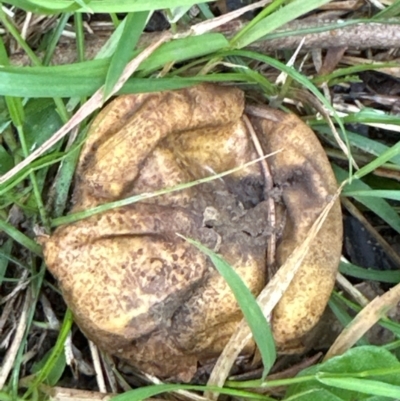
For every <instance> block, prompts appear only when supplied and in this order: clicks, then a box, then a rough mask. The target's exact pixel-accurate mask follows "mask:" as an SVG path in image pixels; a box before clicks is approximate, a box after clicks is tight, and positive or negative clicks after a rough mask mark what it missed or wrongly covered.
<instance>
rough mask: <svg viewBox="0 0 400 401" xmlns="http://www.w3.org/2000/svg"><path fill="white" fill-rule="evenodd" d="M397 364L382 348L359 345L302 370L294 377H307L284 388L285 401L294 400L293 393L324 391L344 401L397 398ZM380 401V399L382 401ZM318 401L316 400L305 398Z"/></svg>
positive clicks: (399, 368) (399, 379) (398, 368)
mask: <svg viewBox="0 0 400 401" xmlns="http://www.w3.org/2000/svg"><path fill="white" fill-rule="evenodd" d="M399 373H400V363H399V361H398V360H397V358H396V357H395V356H394V355H392V354H391V353H390V352H389V351H387V350H386V349H384V348H382V347H376V346H370V345H368V346H361V347H357V348H352V349H350V350H348V351H347V352H346V353H345V354H343V355H340V356H337V357H334V358H331V359H329V360H328V361H326V362H324V363H321V364H318V365H315V366H312V367H310V368H307V369H305V370H303V371H302V372H301V373H300V374H299V375H298V376H297V377H298V378H304V379H306V378H308V380H303V381H301V382H298V383H296V384H293V385H292V386H290V387H289V388H288V391H287V393H286V397H285V400H288V399H291V400H292V399H293V400H294V399H296V394H298V393H302V392H306V391H310V390H314V389H321V388H322V389H325V390H327V391H329V392H330V393H331V394H333V395H335V396H336V397H339V399H341V400H344V401H354V400H367V399H370V396H374V395H375V396H376V395H380V396H383V395H384V394H385V393H384V391H385V390H387V391H388V393H386V395H387V396H388V397H392V396H391V394H396V396H393V397H394V398H399V393H398V390H399V389H400V387H399V386H400V375H399ZM383 399H384V398H382V401H383ZM309 400H310V401H314V400H315V401H319V398H318V399H317V398H309Z"/></svg>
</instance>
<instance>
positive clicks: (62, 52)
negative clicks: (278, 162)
mask: <svg viewBox="0 0 400 401" xmlns="http://www.w3.org/2000/svg"><path fill="white" fill-rule="evenodd" d="M335 22H337V21H334V20H327V21H321V20H315V19H313V20H305V21H295V22H292V23H290V24H287V25H285V26H284V27H282V28H281V29H279V30H278V31H276V32H274V34H273V35H270V37H271V38H270V39H262V40H259V41H257V42H255V43H253V44H251V45H250V46H249V47H248V48H249V49H253V50H257V51H259V52H263V53H271V52H274V51H276V50H281V49H295V48H297V47H298V45H299V43H300V42H301V40H302V39H303V38H304V45H303V49H312V48H330V47H338V46H347V47H348V48H357V49H367V48H368V49H369V48H382V49H388V48H391V47H398V46H399V43H400V29H399V28H398V25H397V24H390V23H387V22H386V23H379V22H373V23H367V22H365V23H364V22H361V23H356V24H353V25H347V26H343V27H341V28H336V29H330V28H329V27H330V26H332V25H333V24H334V23H335ZM244 26H245V23H244V22H243V21H241V20H235V21H231V22H229V23H227V24H225V25H223V26H222V27H219V28H217V29H215V30H214V32H220V33H222V34H224V35H226V36H227V37H228V38H231V37H233V36H234V35H235V34H236V33H238V32H239V30H240V29H242V28H243V27H244ZM313 29H316V30H319V31H318V32H315V33H307V34H306V33H305V32H306V31H310V30H313ZM302 32H303V33H302ZM161 34H162V33H160V32H152V33H144V34H143V35H142V37H141V39H140V41H139V47H141V48H144V47H147V46H148V45H149V44H150V43H152V42H154V41H157V40H158V39H159V38H160V36H161ZM110 35H111V29H110V32H105V33H103V34H100V35H90V36H88V37H87V38H86V46H85V48H86V53H85V57H86V59H88V60H90V59H92V58H93V57H94V56H95V55H96V54H97V52H98V51H99V50H100V49H101V47H102V46H103V45H104V44H105V42H106V41H107V40H108V38H109V36H110ZM76 55H77V51H76V44H75V42H73V41H71V42H70V43H68V44H66V43H64V44H61V45H59V46H58V47H57V48H56V50H55V53H54V56H53V59H52V63H53V64H56V65H58V64H70V63H74V62H76ZM10 61H11V63H12V64H15V65H29V64H30V62H29V58H28V57H27V56H26V55H25V54H22V53H16V54H13V55H12V56H11V57H10Z"/></svg>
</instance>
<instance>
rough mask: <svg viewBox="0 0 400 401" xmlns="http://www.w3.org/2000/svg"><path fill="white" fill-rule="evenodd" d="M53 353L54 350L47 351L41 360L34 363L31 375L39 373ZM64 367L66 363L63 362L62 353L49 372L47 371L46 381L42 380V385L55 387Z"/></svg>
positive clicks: (63, 355) (63, 354)
mask: <svg viewBox="0 0 400 401" xmlns="http://www.w3.org/2000/svg"><path fill="white" fill-rule="evenodd" d="M53 352H54V348H52V349H50V350H49V351H47V352H46V354H45V355H44V356H43V358H42V359H41V360H40V361H39V362H36V363H35V364H34V365H33V366H32V372H33V373H38V372H40V370H42V369H43V368H44V367H45V365H46V363H47V361H48V360H49V358H50V356H51V355H52V353H53ZM66 366H67V363H66V360H65V353H64V352H62V353H60V354H59V355H58V358H57V359H56V360H55V362H54V364H53V365H52V367H51V370H50V371H49V373H48V375H47V377H46V379H45V380H44V383H46V384H48V385H49V386H55V385H56V384H57V383H58V381H59V380H60V379H61V376H62V374H63V373H64V370H65V367H66Z"/></svg>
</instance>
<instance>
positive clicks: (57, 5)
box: [3, 0, 209, 14]
mask: <svg viewBox="0 0 400 401" xmlns="http://www.w3.org/2000/svg"><path fill="white" fill-rule="evenodd" d="M207 1H209V0H151V1H150V0H135V1H132V0H119V1H115V0H92V1H85V4H86V6H84V7H81V6H80V5H79V3H78V2H76V1H74V0H57V1H54V0H31V1H29V0H7V1H4V2H3V3H5V4H11V5H13V6H16V7H18V8H21V9H23V10H25V11H31V12H33V13H38V14H57V13H60V12H67V11H76V12H88V9H89V10H91V12H93V13H130V12H137V11H150V10H158V9H163V8H171V7H178V6H189V5H191V6H192V5H194V4H196V3H205V2H207Z"/></svg>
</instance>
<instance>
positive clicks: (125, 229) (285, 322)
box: [39, 84, 342, 380]
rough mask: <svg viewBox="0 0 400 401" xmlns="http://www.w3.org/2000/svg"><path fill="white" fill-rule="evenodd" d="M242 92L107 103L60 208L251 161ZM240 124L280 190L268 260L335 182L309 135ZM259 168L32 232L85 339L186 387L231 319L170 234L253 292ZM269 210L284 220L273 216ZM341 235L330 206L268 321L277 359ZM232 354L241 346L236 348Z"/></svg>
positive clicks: (327, 282) (204, 273)
mask: <svg viewBox="0 0 400 401" xmlns="http://www.w3.org/2000/svg"><path fill="white" fill-rule="evenodd" d="M244 107H245V104H244V94H243V92H242V91H240V90H239V89H237V88H233V87H222V86H217V85H211V84H203V85H198V86H195V87H192V88H188V89H183V90H177V91H169V92H162V93H149V94H139V95H127V96H121V97H118V98H116V99H115V100H114V101H112V102H111V103H110V104H109V105H108V106H107V107H105V108H104V109H103V110H102V111H101V112H100V114H99V115H98V117H97V118H96V119H95V121H94V122H93V124H92V126H91V129H90V131H89V134H88V137H87V140H86V143H85V145H84V147H83V149H82V153H81V156H80V161H79V166H78V169H77V178H76V188H75V194H74V202H75V204H74V207H73V209H72V211H71V212H72V213H74V212H78V211H82V210H85V209H87V208H89V207H94V206H98V205H101V204H103V203H107V202H110V201H114V200H118V199H123V198H126V197H128V196H132V195H135V194H140V193H144V192H151V191H154V190H158V189H163V188H166V187H172V186H174V185H177V184H180V183H184V182H189V181H193V180H195V179H199V178H202V177H206V176H209V175H210V174H212V173H213V172H217V173H218V172H222V171H225V170H227V169H230V168H233V167H235V166H238V165H240V164H243V163H245V162H248V161H250V160H253V159H255V158H257V157H258V155H257V153H256V152H255V150H254V146H253V144H252V141H251V139H250V136H249V134H248V132H247V129H246V126H245V124H244V122H243V118H242V116H243V113H244ZM263 110H264V111H265V112H267V113H268V114H269V115H270V118H268V119H264V118H259V117H254V116H250V118H251V121H252V124H253V125H254V127H255V130H256V132H257V134H258V137H259V140H260V142H261V144H262V147H263V150H264V152H265V153H267V152H273V151H276V150H278V149H282V151H281V152H280V153H278V154H277V155H275V156H273V157H272V158H270V159H268V163H269V164H270V167H271V169H272V174H273V179H274V182H275V185H277V186H278V187H279V188H280V189H281V192H282V200H281V201H282V203H283V205H284V208H283V207H280V208H278V210H283V209H286V212H284V213H280V215H279V216H278V218H279V219H281V220H280V221H285V225H284V229H283V232H282V233H280V232H278V233H277V234H278V237H279V238H280V240H279V245H278V261H279V264H282V263H283V262H284V261H285V259H286V257H287V256H288V255H289V254H290V252H292V251H293V249H294V248H295V247H296V246H297V245H298V244H299V243H301V242H302V241H303V240H304V238H305V236H306V234H307V232H308V230H309V228H310V227H311V225H312V223H313V222H314V220H315V218H316V217H317V216H318V214H319V213H320V212H321V210H322V209H323V207H324V205H325V204H326V202H327V201H328V200H329V196H330V195H332V194H334V192H335V190H336V182H335V179H334V176H333V173H332V171H331V169H330V165H329V163H328V160H327V158H326V156H325V153H324V151H323V149H322V147H321V145H320V144H319V142H318V140H317V138H316V137H315V135H314V133H313V132H312V131H311V130H310V129H309V128H308V127H307V126H306V125H305V124H304V123H302V122H301V121H300V120H299V119H298V118H297V117H295V116H294V115H287V114H284V113H281V112H278V111H276V110H272V109H269V108H267V107H264V106H263ZM263 185H264V178H263V175H262V171H261V167H260V165H259V164H253V165H251V166H250V167H247V168H245V169H242V170H240V171H238V172H236V173H234V174H231V175H229V176H227V177H224V178H223V179H218V180H215V181H212V182H210V183H206V184H201V185H198V186H195V187H191V188H188V189H185V190H181V191H177V192H173V193H170V194H165V195H162V196H158V197H153V198H148V199H146V200H144V201H141V202H138V203H134V204H131V205H129V206H125V207H121V208H117V209H113V210H110V211H107V212H104V213H101V214H97V215H95V216H92V217H90V218H87V219H84V220H81V221H79V222H77V223H73V224H69V225H65V226H62V227H60V228H58V229H57V230H56V231H55V232H54V234H53V235H52V236H51V237H49V238H45V237H41V238H39V242H41V243H42V244H43V250H44V255H45V259H46V263H47V265H48V268H49V270H50V271H51V272H52V273H53V275H54V276H55V277H56V278H57V279H58V281H59V284H60V287H61V289H62V292H63V295H64V298H65V301H66V302H67V304H68V306H69V307H70V308H71V309H72V311H73V313H74V317H75V320H76V322H77V324H78V325H79V326H80V328H81V329H82V330H83V331H84V332H85V334H86V335H87V336H88V337H89V338H90V339H91V340H92V341H94V342H95V343H97V344H98V345H99V346H100V347H101V348H102V349H104V350H105V351H107V352H109V353H111V354H113V355H116V356H118V357H120V358H122V359H124V360H126V361H128V362H129V363H131V364H132V365H133V366H135V367H137V368H140V369H142V370H144V371H146V372H148V373H151V374H155V375H157V376H160V377H162V378H170V379H171V378H174V379H179V380H190V379H191V377H192V376H193V375H194V373H195V372H196V369H197V362H198V361H205V360H207V359H209V358H213V357H215V356H217V355H218V354H219V353H220V352H221V351H222V349H223V347H224V346H225V344H226V342H227V341H228V339H229V337H230V336H231V334H232V333H233V332H234V330H235V328H236V327H237V324H238V322H239V321H240V320H241V318H242V315H241V313H240V311H239V308H238V306H237V303H236V301H235V299H234V297H233V295H232V293H231V291H230V289H229V287H228V286H227V284H226V283H225V281H224V280H223V279H222V278H221V276H220V275H219V274H218V273H217V271H216V270H215V269H214V267H213V266H212V264H211V262H210V261H209V260H208V259H207V258H206V257H205V256H204V255H203V254H202V253H201V252H200V251H198V250H197V249H196V248H194V247H193V246H191V245H189V244H188V243H187V242H185V241H184V240H183V239H181V238H179V237H178V236H177V235H176V233H180V234H182V235H184V236H187V237H190V238H194V239H195V240H197V241H200V242H201V243H203V244H205V245H206V246H208V247H210V248H211V249H215V250H216V251H217V252H219V253H220V254H221V255H222V256H223V257H224V258H225V259H226V260H227V261H228V262H229V263H230V264H231V265H232V266H233V268H234V269H235V270H236V271H237V273H238V274H239V275H240V276H241V277H242V279H243V280H244V282H245V283H246V284H247V285H248V287H249V288H250V290H251V291H252V293H253V294H254V295H258V294H259V292H260V291H261V290H262V288H263V287H264V286H265V284H266V277H267V272H266V248H267V242H268V235H269V233H270V228H269V227H267V216H268V210H267V205H266V203H267V202H266V201H265V199H264V195H263ZM283 214H285V215H286V217H285V220H282V219H283ZM341 240H342V226H341V212H340V207H339V204H336V205H335V207H334V208H333V210H332V211H331V213H330V215H329V217H328V219H327V220H326V222H325V223H324V226H323V227H322V229H321V231H320V233H319V235H318V238H317V239H316V240H315V241H314V243H313V246H312V249H311V250H310V252H309V254H308V255H307V257H306V259H305V261H304V263H303V264H302V266H301V268H300V271H299V273H298V274H297V276H296V277H295V279H294V281H293V283H292V284H291V286H290V288H289V290H288V292H287V293H286V294H285V295H284V297H283V298H282V300H281V301H280V303H279V304H278V306H277V307H276V309H275V311H274V315H273V321H272V325H273V331H274V336H275V340H276V342H277V345H278V347H279V349H280V350H281V351H283V352H291V351H292V350H294V349H296V348H298V347H299V345H300V344H301V339H302V337H303V336H304V335H305V334H306V333H307V332H308V331H309V330H310V329H311V328H312V327H313V326H314V325H315V324H316V323H317V321H318V320H319V317H320V316H321V314H322V312H323V310H324V308H325V306H326V303H327V300H328V298H329V295H330V293H331V291H332V287H333V285H334V279H335V275H336V271H337V266H338V263H339V257H340V252H341ZM245 352H252V345H251V344H250V345H249V346H248V348H247V349H246V350H245Z"/></svg>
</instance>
